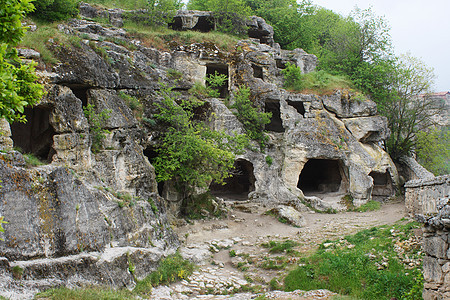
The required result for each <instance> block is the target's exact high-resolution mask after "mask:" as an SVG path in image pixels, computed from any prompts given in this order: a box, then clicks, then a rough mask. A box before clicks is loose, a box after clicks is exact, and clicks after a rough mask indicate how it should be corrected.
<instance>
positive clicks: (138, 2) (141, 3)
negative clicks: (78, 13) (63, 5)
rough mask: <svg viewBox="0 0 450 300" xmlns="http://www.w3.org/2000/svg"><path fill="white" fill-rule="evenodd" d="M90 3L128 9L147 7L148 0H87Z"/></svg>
mask: <svg viewBox="0 0 450 300" xmlns="http://www.w3.org/2000/svg"><path fill="white" fill-rule="evenodd" d="M85 2H87V3H90V4H96V5H98V6H101V7H105V8H121V9H127V10H133V9H142V8H146V7H147V4H148V2H147V1H146V0H87V1H85Z"/></svg>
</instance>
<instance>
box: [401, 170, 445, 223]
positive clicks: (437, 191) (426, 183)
mask: <svg viewBox="0 0 450 300" xmlns="http://www.w3.org/2000/svg"><path fill="white" fill-rule="evenodd" d="M449 182H450V175H443V176H439V177H434V178H427V179H419V180H410V181H408V182H407V183H406V184H405V206H406V211H407V213H408V214H410V215H411V216H414V215H417V214H423V215H430V214H436V213H438V208H437V201H438V199H440V198H443V197H449V193H450V188H449Z"/></svg>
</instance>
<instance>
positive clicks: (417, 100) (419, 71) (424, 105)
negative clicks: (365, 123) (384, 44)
mask: <svg viewBox="0 0 450 300" xmlns="http://www.w3.org/2000/svg"><path fill="white" fill-rule="evenodd" d="M390 79H391V88H390V90H391V94H390V97H389V98H387V99H385V100H384V101H383V102H380V103H379V105H378V107H379V109H380V112H381V114H383V115H384V116H386V117H387V118H388V124H389V128H390V130H391V135H390V137H389V139H388V140H387V141H386V147H387V150H388V152H389V154H390V155H391V157H392V158H393V159H398V158H400V157H401V156H403V155H409V154H411V153H412V151H413V149H414V148H415V142H416V135H417V133H418V132H421V131H426V130H427V129H429V128H431V127H432V126H433V125H435V121H434V120H433V116H434V115H436V114H438V113H439V112H440V111H441V110H442V107H441V106H440V105H439V103H436V102H435V101H433V100H432V99H431V97H429V95H428V93H429V92H430V91H431V86H432V84H433V80H434V74H433V69H432V68H428V67H427V66H426V65H425V64H424V63H423V62H422V61H421V60H419V59H417V58H415V57H412V56H411V55H409V54H406V55H402V56H400V57H399V58H398V59H397V60H396V62H395V68H394V69H393V72H392V74H391V77H390ZM419 95H421V96H419Z"/></svg>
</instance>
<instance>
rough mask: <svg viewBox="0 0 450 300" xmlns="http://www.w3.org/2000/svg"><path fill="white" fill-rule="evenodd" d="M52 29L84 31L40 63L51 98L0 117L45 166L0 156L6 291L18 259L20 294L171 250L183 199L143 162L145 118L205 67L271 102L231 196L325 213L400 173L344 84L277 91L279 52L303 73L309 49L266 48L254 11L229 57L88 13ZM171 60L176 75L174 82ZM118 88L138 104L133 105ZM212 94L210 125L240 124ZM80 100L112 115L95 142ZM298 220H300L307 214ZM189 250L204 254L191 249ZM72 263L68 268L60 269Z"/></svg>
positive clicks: (149, 261) (120, 270)
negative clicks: (151, 37) (322, 91)
mask: <svg viewBox="0 0 450 300" xmlns="http://www.w3.org/2000/svg"><path fill="white" fill-rule="evenodd" d="M81 11H82V14H84V15H85V16H88V17H90V18H92V17H95V16H101V17H108V18H109V20H111V23H112V24H113V25H115V26H121V23H122V21H123V12H122V11H119V10H103V9H93V8H92V7H89V6H88V5H86V4H83V5H82V8H81ZM180 16H181V15H180ZM184 17H185V18H184V21H182V24H185V25H183V26H192V25H193V26H194V28H195V26H196V25H194V23H195V22H196V21H195V18H196V17H195V16H192V18H191V16H184ZM198 18H201V16H200V15H199V16H198ZM183 22H184V23H183ZM59 29H60V30H61V31H63V32H64V33H66V34H73V35H77V36H79V37H80V38H81V43H80V45H77V46H73V45H70V44H67V45H58V44H57V43H56V42H55V41H49V43H50V44H51V48H52V49H53V51H54V53H55V55H56V57H57V58H58V59H59V60H60V63H58V64H56V65H55V66H54V67H53V69H52V70H45V71H43V72H42V74H45V75H46V76H47V77H46V78H45V79H46V80H47V82H48V85H47V90H48V94H47V95H46V97H45V99H43V101H42V102H41V103H40V104H39V105H37V106H36V107H34V108H33V109H30V110H27V112H26V113H27V117H29V123H27V124H26V125H23V126H22V127H18V126H16V125H13V126H11V128H8V126H7V124H5V123H4V122H3V123H2V124H1V126H2V127H1V130H2V134H1V136H0V138H1V139H0V143H1V144H0V149H2V150H3V149H4V150H8V151H9V150H10V149H11V146H12V145H13V144H14V145H15V146H21V147H23V148H24V149H23V150H24V151H25V152H31V153H33V154H35V155H36V156H38V157H40V158H41V159H42V160H44V161H46V163H48V164H47V165H45V166H40V167H32V168H30V167H29V166H28V165H27V164H26V162H25V160H24V158H23V156H22V155H21V154H20V153H18V152H15V151H9V152H7V153H3V154H1V156H0V179H1V180H2V183H1V185H2V190H1V193H0V212H1V215H2V216H4V217H5V219H6V220H7V221H8V222H9V223H8V224H5V233H4V234H2V235H1V237H2V238H4V239H5V241H4V242H0V255H1V256H3V257H5V260H4V267H3V268H2V272H3V276H4V278H7V279H5V280H4V281H3V280H0V282H5V285H4V286H3V289H5V290H11V289H14V288H16V287H17V286H18V284H16V283H15V282H13V281H11V280H10V279H11V278H12V277H11V276H12V273H11V270H10V269H11V268H10V266H13V265H18V266H23V267H25V271H24V275H23V276H24V277H23V279H21V280H22V281H20V284H22V286H26V287H27V290H28V291H29V290H30V289H35V290H39V289H42V288H43V287H44V286H45V287H49V286H54V285H59V284H69V283H73V285H77V283H78V282H79V283H81V282H83V281H92V282H98V283H106V284H110V285H113V286H119V285H120V286H128V287H129V286H130V285H131V281H130V274H129V272H127V270H128V267H127V264H128V262H127V259H126V257H125V256H124V254H123V251H125V249H128V250H126V251H130V253H132V254H131V256H132V257H133V259H134V256H133V255H136V263H135V265H136V270H139V271H136V272H137V274H138V276H144V275H145V274H147V273H148V272H150V271H152V270H153V268H154V266H155V265H156V262H157V261H158V260H159V259H160V258H161V257H162V256H164V255H165V254H167V253H170V252H172V251H173V250H175V249H176V248H177V247H178V245H179V243H178V240H177V237H176V236H175V235H174V234H173V232H172V230H171V228H170V226H169V224H168V221H167V218H166V215H165V211H166V207H170V208H172V209H173V210H176V209H177V208H179V206H180V205H179V204H180V199H181V197H180V195H179V193H178V192H177V190H176V189H175V188H174V185H173V183H171V182H166V183H165V184H164V186H162V185H160V186H158V184H157V182H156V180H155V178H156V175H155V172H154V168H153V166H152V165H151V163H150V161H151V159H152V158H154V156H153V155H154V146H155V143H156V141H157V138H158V136H159V135H160V132H159V129H160V127H158V126H163V125H161V124H156V125H154V124H153V123H155V122H154V120H153V119H152V116H153V115H152V114H153V113H154V112H155V103H158V101H159V99H158V97H157V96H156V92H157V91H158V90H159V89H160V85H159V82H163V83H166V84H169V85H172V86H175V88H176V90H177V91H178V92H179V93H180V94H181V96H180V97H189V92H188V89H189V88H191V87H192V86H193V84H194V83H196V82H200V83H201V84H204V82H205V80H204V78H205V76H206V74H211V73H213V72H214V71H217V70H221V72H223V74H227V75H228V76H229V80H228V90H227V91H224V94H230V96H231V97H230V103H233V101H234V99H233V92H234V91H236V89H237V88H238V87H239V85H242V84H245V85H247V86H249V87H250V89H251V91H252V99H253V100H254V102H255V104H256V105H258V106H259V107H260V108H261V110H265V111H268V112H272V114H273V116H272V122H271V123H270V124H269V125H267V126H266V130H267V131H268V136H269V141H268V142H267V148H266V149H265V152H264V153H262V152H260V151H252V150H247V151H246V152H245V153H243V154H241V155H239V156H238V157H237V160H236V163H237V166H238V167H240V168H241V170H240V171H241V172H240V173H241V174H244V175H243V176H245V178H241V179H243V180H241V181H242V182H245V188H242V186H240V185H241V183H240V182H241V181H239V180H240V179H239V180H237V181H236V182H235V186H237V187H238V188H236V190H233V187H232V184H230V186H229V188H230V194H233V193H235V192H239V193H241V194H239V195H238V196H239V197H243V198H248V199H249V200H250V201H252V202H254V203H257V202H262V203H263V204H270V205H278V204H289V205H290V206H293V207H295V209H296V210H297V211H299V210H300V211H301V210H303V209H306V208H305V206H304V205H303V204H302V201H304V200H305V199H318V203H319V204H318V207H319V205H320V207H323V210H327V209H329V208H332V209H336V208H337V209H341V206H338V207H336V206H333V205H335V204H336V203H338V202H339V200H340V198H341V197H343V196H344V195H347V194H348V195H350V196H351V197H352V198H353V201H354V203H355V204H356V205H359V204H362V203H364V202H366V201H368V200H370V199H371V198H372V191H373V188H374V181H375V179H374V178H373V177H372V175H370V174H372V172H377V173H380V174H386V178H388V179H389V180H391V181H392V182H393V184H394V185H395V184H396V183H397V182H398V175H397V173H396V169H395V166H394V165H393V163H392V161H391V160H390V158H389V156H388V155H387V154H386V153H385V152H384V151H383V150H382V148H381V147H380V146H379V145H378V142H379V141H380V140H381V139H383V138H384V137H385V136H386V134H387V131H386V127H385V122H384V120H383V119H381V118H379V117H378V116H376V106H375V104H374V103H373V102H371V101H370V100H369V99H362V100H361V99H359V98H358V99H353V98H352V97H353V96H352V95H346V94H344V93H343V92H340V91H336V93H334V94H333V95H328V96H320V95H306V94H299V93H291V92H288V91H286V90H284V89H283V88H282V84H283V76H282V73H281V70H282V69H283V68H284V67H285V64H286V63H287V62H289V63H293V64H295V65H297V66H299V67H300V68H301V69H302V70H303V72H304V73H307V72H311V71H313V70H314V69H315V66H316V62H317V58H316V57H315V56H314V55H310V54H308V53H306V52H305V51H303V50H301V49H296V50H293V51H286V50H281V49H280V48H279V46H278V45H277V44H273V40H272V37H273V29H272V28H271V27H270V26H269V25H267V24H266V23H265V22H264V21H263V20H262V19H260V18H252V19H251V26H250V30H252V34H251V35H250V36H251V37H253V38H252V39H250V40H244V41H240V42H239V44H238V45H237V47H236V49H235V51H232V52H231V53H227V52H224V51H222V50H221V49H219V48H218V47H217V46H216V45H212V44H211V43H195V44H191V45H181V44H178V43H172V44H171V45H169V48H170V49H171V50H167V51H160V50H157V49H156V48H152V47H148V46H145V45H143V44H144V43H142V42H140V41H137V40H131V39H130V38H128V36H127V34H126V32H125V30H123V29H121V28H117V27H103V26H101V25H100V24H98V23H95V22H93V21H88V20H71V21H69V22H68V23H67V24H65V25H61V26H60V27H59ZM257 39H258V40H257ZM114 41H115V42H114ZM127 45H130V46H127ZM131 45H132V46H131ZM173 70H175V71H178V72H181V73H182V76H181V78H177V80H175V78H173V77H172V76H171V75H170V71H172V73H173ZM124 94H126V95H129V96H132V97H135V99H136V101H138V102H139V104H140V105H141V108H136V107H134V108H133V105H131V104H129V103H127V101H126V99H125V98H126V97H125V96H123V95H124ZM206 101H207V106H206V107H208V113H209V115H208V117H210V118H207V119H208V122H209V125H210V126H211V127H212V128H214V129H217V130H225V131H227V132H229V133H230V134H236V133H242V132H244V129H243V126H242V124H241V123H240V122H239V121H238V120H237V118H236V116H235V115H234V113H233V111H232V110H231V109H229V105H226V102H225V101H223V99H215V98H214V99H206ZM88 104H91V105H94V106H95V108H94V111H95V113H97V114H100V113H102V112H107V113H108V114H109V115H110V118H109V119H108V120H107V121H106V122H105V123H104V124H102V126H101V127H102V128H97V130H102V129H103V130H107V131H106V132H104V134H105V137H104V138H103V139H101V140H100V141H96V140H95V139H94V132H92V131H93V126H92V125H93V124H92V120H91V124H90V123H89V121H88V118H87V117H85V115H84V113H83V108H85V107H87V105H88ZM228 104H229V103H228ZM35 131H39V132H37V133H39V135H38V134H37V133H36V132H35ZM40 131H42V132H40ZM96 142H98V143H99V144H98V145H96V146H97V147H93V144H94V143H96ZM256 147H257V146H256V143H255V149H256ZM35 149H39V151H37V150H36V151H35ZM93 150H94V151H93ZM199 163H201V162H199ZM27 166H28V167H27ZM317 170H318V171H317ZM158 188H159V190H158ZM241 190H244V192H241ZM158 193H160V194H161V195H164V196H165V198H166V199H163V198H161V196H159V195H158ZM330 194H331V198H330ZM233 195H234V194H233ZM305 196H306V197H305ZM296 219H297V221H295V222H296V224H299V225H298V226H302V224H303V222H302V221H301V216H299V215H298V214H296ZM293 222H294V221H293ZM94 253H98V254H94ZM112 253H113V254H114V255H112ZM110 254H111V255H112V256H111V257H112V258H111V260H109V259H108V257H110ZM203 254H205V253H203ZM185 255H186V256H190V257H192V259H193V260H200V259H201V258H198V257H195V255H193V253H190V254H189V251H187V252H186V253H185ZM205 255H206V254H205ZM38 259H42V260H38ZM66 266H67V267H70V268H73V270H75V271H74V273H70V274H69V273H64V272H62V271H60V270H63V269H64V268H65V267H66ZM49 270H55V272H56V273H57V274H58V276H57V277H56V279H55V281H46V280H47V279H45V278H44V277H45V276H44V274H46V272H47V271H49ZM111 270H116V271H111ZM75 273H76V274H78V275H76V276H75V275H74V274H75ZM87 274H91V275H89V276H88V275H87ZM110 274H114V275H111V276H112V277H111V278H109V276H110ZM39 276H41V277H39ZM77 276H78V277H77ZM107 277H108V278H109V279H108V278H107ZM33 280H34V281H33ZM40 280H41V281H40ZM24 293H25V291H24Z"/></svg>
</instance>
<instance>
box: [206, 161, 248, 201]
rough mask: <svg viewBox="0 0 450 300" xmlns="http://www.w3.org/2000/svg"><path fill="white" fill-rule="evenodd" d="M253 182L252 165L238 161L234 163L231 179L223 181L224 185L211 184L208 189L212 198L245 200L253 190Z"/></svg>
mask: <svg viewBox="0 0 450 300" xmlns="http://www.w3.org/2000/svg"><path fill="white" fill-rule="evenodd" d="M255 182H256V179H255V175H254V173H253V164H252V163H251V162H249V161H247V160H245V159H238V160H236V161H235V162H234V168H233V170H232V175H231V177H228V178H227V179H225V184H224V185H222V184H217V183H215V182H213V183H211V185H210V187H209V188H210V191H211V194H212V195H214V196H220V197H225V198H229V199H233V200H246V199H247V198H248V193H250V192H252V191H254V190H255Z"/></svg>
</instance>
